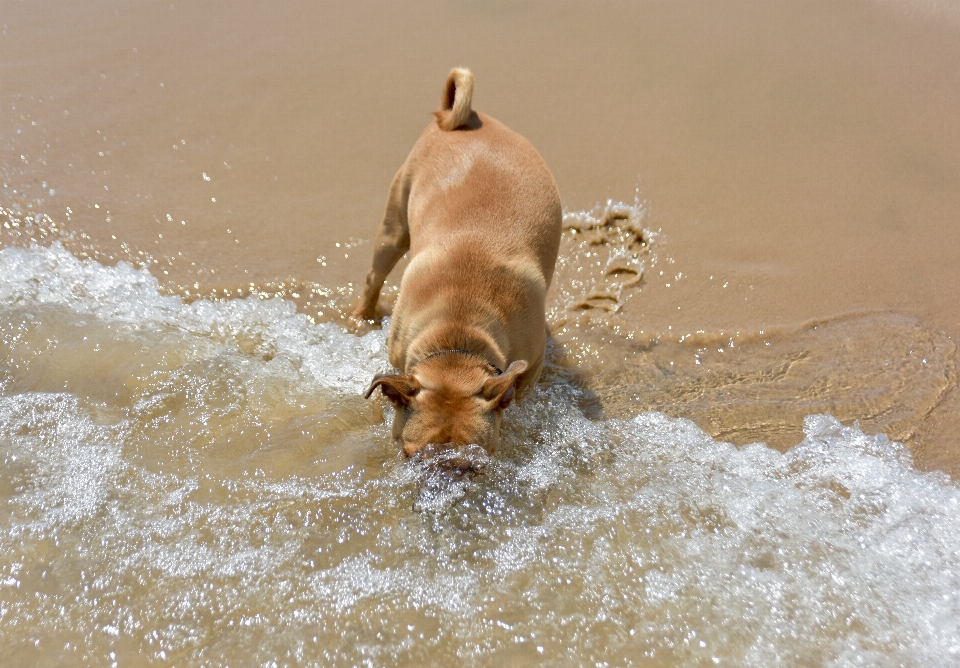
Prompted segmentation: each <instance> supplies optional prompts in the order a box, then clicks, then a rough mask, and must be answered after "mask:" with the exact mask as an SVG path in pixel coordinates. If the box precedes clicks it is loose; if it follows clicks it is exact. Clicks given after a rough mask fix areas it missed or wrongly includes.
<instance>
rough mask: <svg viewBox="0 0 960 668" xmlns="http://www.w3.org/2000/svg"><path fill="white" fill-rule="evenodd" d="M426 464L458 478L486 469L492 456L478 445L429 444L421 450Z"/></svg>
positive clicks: (420, 452)
mask: <svg viewBox="0 0 960 668" xmlns="http://www.w3.org/2000/svg"><path fill="white" fill-rule="evenodd" d="M419 454H420V456H421V457H422V458H423V461H424V463H425V464H428V465H429V466H430V467H431V468H435V469H438V470H441V471H448V472H451V473H454V474H456V475H458V476H462V475H464V474H474V473H479V472H480V471H482V470H483V469H484V468H486V465H487V462H488V461H489V459H490V455H488V454H487V451H486V450H484V449H483V448H482V447H481V446H479V445H477V444H476V443H471V444H470V445H460V444H459V443H429V444H427V445H426V446H424V447H423V448H421V449H420V450H419Z"/></svg>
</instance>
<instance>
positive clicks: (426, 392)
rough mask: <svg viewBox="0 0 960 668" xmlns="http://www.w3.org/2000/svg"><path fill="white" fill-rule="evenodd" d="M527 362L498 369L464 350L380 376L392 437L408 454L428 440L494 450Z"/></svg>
mask: <svg viewBox="0 0 960 668" xmlns="http://www.w3.org/2000/svg"><path fill="white" fill-rule="evenodd" d="M527 367H528V364H527V363H526V362H525V361H522V360H520V361H517V362H513V363H512V364H511V365H510V366H509V367H508V368H507V370H506V371H504V372H503V373H501V374H497V372H496V371H495V370H494V369H493V368H492V367H491V366H490V365H489V364H487V363H486V362H485V361H484V360H483V359H481V358H479V357H477V356H474V355H467V354H463V355H461V354H451V355H441V356H437V357H433V358H429V359H426V360H424V361H423V362H421V363H420V364H418V365H417V366H415V367H414V368H413V370H412V371H411V373H409V374H404V375H392V376H391V375H379V376H377V377H376V378H374V379H373V382H372V383H371V384H370V388H369V389H368V390H367V393H366V396H367V397H369V396H370V395H371V394H372V393H373V391H374V390H375V389H377V388H378V387H379V388H380V391H381V392H383V396H385V397H386V398H387V399H389V400H390V402H391V403H392V404H393V406H394V409H395V412H394V416H393V437H394V438H396V439H398V440H400V441H402V442H403V451H404V452H405V453H407V454H408V455H412V454H414V453H415V452H417V451H418V450H420V449H421V448H423V447H424V446H426V445H428V444H434V445H435V446H445V445H453V446H464V445H471V444H476V445H479V446H481V447H483V448H484V449H485V450H486V451H487V452H489V453H493V452H494V451H495V450H496V449H497V446H498V445H499V443H500V421H501V419H502V416H503V410H504V409H505V408H506V407H507V406H509V405H510V404H511V402H512V401H513V399H514V396H515V394H516V391H517V388H518V387H519V385H520V381H521V380H522V378H523V374H524V372H525V371H526V370H527Z"/></svg>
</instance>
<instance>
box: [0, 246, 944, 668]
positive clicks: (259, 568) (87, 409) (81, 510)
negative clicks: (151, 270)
mask: <svg viewBox="0 0 960 668" xmlns="http://www.w3.org/2000/svg"><path fill="white" fill-rule="evenodd" d="M44 309H47V310H50V309H54V310H58V311H59V312H63V313H68V314H74V315H78V314H82V315H83V316H84V317H85V318H86V321H87V326H90V327H93V326H94V325H95V324H97V323H99V326H101V327H105V326H107V325H110V326H111V327H114V329H122V330H123V331H124V332H125V333H126V334H124V335H127V334H129V333H130V332H133V333H135V334H136V336H137V337H140V340H142V341H144V342H145V345H147V346H149V344H150V342H151V341H161V340H162V341H164V342H169V340H174V341H178V342H180V343H179V344H178V345H182V346H184V347H187V348H189V347H190V346H191V345H193V344H192V343H191V342H193V343H196V345H195V346H194V347H195V348H196V349H197V350H199V351H200V352H198V353H196V355H199V356H200V357H191V356H190V355H186V356H185V359H187V360H188V362H185V363H184V364H183V366H182V367H181V368H180V369H179V370H178V371H177V374H179V375H176V374H172V375H170V376H168V377H166V380H164V383H166V384H163V383H161V384H157V385H151V384H146V385H144V386H143V388H142V389H140V390H138V391H140V392H142V393H143V396H139V395H138V397H139V398H137V401H141V400H142V401H146V402H147V403H149V400H150V398H151V397H156V396H160V394H162V393H164V392H166V393H170V392H173V391H174V390H176V387H173V386H174V385H176V384H177V383H181V384H187V385H190V384H191V383H201V382H207V383H212V384H216V383H220V382H226V381H224V380H223V378H227V376H223V377H221V376H219V375H218V374H227V373H228V372H229V373H232V374H233V375H230V376H229V381H230V382H231V383H235V384H236V385H237V388H236V392H238V393H240V394H242V393H243V392H248V393H249V392H253V391H254V389H256V388H259V387H260V386H261V385H263V384H264V383H267V384H268V383H269V382H271V379H272V378H279V379H280V380H278V381H277V382H280V381H283V382H286V379H287V378H288V377H295V378H297V379H299V380H297V382H298V383H301V385H295V387H298V388H300V387H302V383H307V382H309V384H311V387H312V386H314V385H315V386H316V387H318V388H320V389H319V390H318V391H322V392H326V393H327V394H325V395H324V396H331V397H335V399H334V403H335V404H337V402H340V404H342V405H344V406H347V405H352V404H349V402H351V401H358V400H357V399H356V397H355V395H356V394H357V393H358V392H359V391H360V390H361V389H362V388H363V386H365V385H366V383H367V382H368V381H369V378H370V377H371V376H372V375H373V374H374V373H376V372H377V371H380V370H383V369H384V368H386V366H387V363H386V358H385V351H384V348H385V342H384V335H383V333H381V332H374V333H371V334H368V335H367V336H365V337H363V338H357V337H354V336H352V335H349V334H347V333H344V332H342V331H340V330H338V329H337V328H336V327H335V326H333V325H329V324H326V325H314V324H311V323H310V322H309V321H307V320H306V318H304V317H302V316H299V315H297V314H296V313H295V311H294V309H293V307H292V305H290V304H287V303H284V302H281V301H279V300H272V301H259V300H255V299H246V300H234V301H230V302H225V303H212V302H202V301H201V302H194V303H192V304H184V303H183V302H182V301H181V300H180V299H179V298H176V297H169V296H163V295H161V294H160V293H159V290H158V286H157V284H156V282H155V281H154V279H153V278H152V277H150V276H149V274H147V273H146V272H144V271H135V270H133V269H131V268H130V267H128V266H125V265H119V266H118V267H114V268H110V267H103V266H100V265H98V264H96V263H94V262H90V261H79V260H77V259H76V258H73V257H72V256H71V255H70V254H69V253H67V252H66V251H64V250H63V249H62V248H59V247H52V248H33V249H29V250H18V249H12V248H7V249H3V250H0V316H2V317H7V316H8V315H9V316H10V317H14V315H16V316H17V317H20V316H21V315H22V314H23V313H25V312H29V311H31V310H33V311H35V312H37V313H41V312H43V311H44ZM78 322H79V321H78ZM121 325H122V327H120V326H121ZM78 326H79V325H78ZM114 329H111V330H110V331H111V332H112V331H114ZM3 331H4V332H7V333H5V334H3V336H4V337H7V338H5V339H4V345H5V346H7V345H12V343H11V339H10V337H11V336H14V335H11V334H9V331H10V330H3ZM171 333H172V334H171ZM118 336H119V335H118ZM171 336H173V339H169V337H171ZM151 337H154V338H151ZM164 337H167V338H164ZM249 340H254V341H257V342H258V343H257V351H260V352H264V351H268V352H270V353H271V354H259V353H258V354H242V353H241V352H240V349H239V346H240V345H241V343H242V342H244V341H249ZM199 342H202V345H201V343H199ZM18 345H19V344H18ZM45 354H52V353H50V352H49V351H48V352H47V353H45ZM271 357H272V359H271ZM279 358H283V359H284V360H286V361H285V362H284V363H283V364H278V363H277V359H279ZM198 359H200V360H206V361H207V362H208V363H204V364H200V363H198V362H197V360H198ZM294 359H296V360H301V364H300V366H296V365H294V364H292V363H290V360H294ZM3 362H5V361H4V360H2V359H0V363H3ZM6 363H7V371H6V372H5V373H7V374H9V375H11V376H17V374H21V373H23V371H22V369H21V368H19V367H17V366H16V365H15V364H13V363H12V362H11V361H10V360H6ZM220 365H222V366H220ZM230 369H234V370H236V369H242V370H243V372H242V373H240V372H236V373H234V372H233V371H230ZM290 374H293V376H291V375H290ZM303 379H306V380H303ZM18 382H19V381H18ZM255 386H256V387H255ZM0 387H2V386H0ZM257 391H259V390H257ZM304 391H306V390H304ZM578 392H579V390H578V389H577V388H576V387H574V386H571V385H567V384H565V383H564V382H563V381H562V380H556V381H553V382H552V383H550V384H545V385H543V386H541V387H540V388H539V390H538V391H537V392H536V393H535V395H534V396H533V397H532V398H531V399H530V400H529V401H527V402H526V403H525V404H524V405H522V406H519V407H516V408H513V409H511V410H510V412H508V414H507V419H506V423H505V428H504V433H503V445H502V450H501V452H499V453H498V454H497V456H495V457H493V458H491V459H490V461H488V462H485V464H486V467H485V470H484V472H483V474H482V475H480V476H477V477H476V478H474V479H473V480H472V481H469V482H466V481H458V482H454V483H450V486H448V487H443V486H442V485H440V484H439V483H438V481H437V480H436V479H433V478H429V475H428V474H425V473H424V471H423V470H422V469H421V468H420V467H419V466H418V465H417V464H416V463H415V462H411V461H406V460H403V459H402V458H401V457H400V456H399V455H398V454H397V448H396V445H395V444H393V443H392V442H391V441H390V438H389V434H388V429H387V428H386V427H385V426H383V425H376V426H372V427H371V426H367V423H363V422H362V421H361V422H356V423H350V424H348V426H346V427H343V428H342V430H341V431H340V432H337V433H338V434H341V435H340V436H338V437H337V438H338V439H339V441H338V443H339V445H337V446H335V448H334V449H335V450H338V451H347V452H348V453H349V452H352V451H358V452H361V453H362V458H360V459H356V460H350V461H349V462H348V463H347V464H344V465H338V466H331V467H327V468H324V467H322V466H321V467H317V466H307V465H303V466H300V467H299V468H296V469H295V470H294V472H293V473H285V474H283V475H279V476H273V477H271V476H269V475H259V474H257V475H254V473H253V472H252V469H251V471H250V472H248V473H246V474H245V473H244V472H243V471H244V470H246V469H244V467H242V466H241V467H239V468H238V467H234V466H232V458H231V457H230V456H229V449H228V455H227V456H225V457H222V458H221V459H217V458H215V457H213V458H211V457H212V455H211V456H210V457H208V458H207V459H204V457H206V456H207V453H206V451H207V450H209V451H219V450H218V449H223V448H225V447H227V446H226V444H225V443H224V442H223V441H222V440H218V439H226V438H237V434H238V433H239V432H238V431H236V430H234V431H230V430H226V431H223V432H217V433H221V436H216V433H215V434H214V436H211V437H210V438H212V439H213V440H210V441H197V442H196V443H193V444H192V445H190V446H189V447H187V446H185V445H184V444H183V443H182V441H181V440H178V439H182V438H183V436H182V434H183V433H184V432H182V431H176V430H172V431H170V430H167V431H164V425H166V424H167V423H166V422H164V420H165V419H167V418H168V417H169V416H167V415H166V414H164V413H163V411H161V412H160V413H159V414H153V413H150V412H149V411H140V412H138V411H137V410H132V409H124V410H120V411H119V412H118V411H113V412H111V410H110V406H109V405H104V403H103V402H91V401H89V400H88V399H85V398H84V397H82V396H77V395H74V394H71V393H65V392H25V393H19V394H16V395H11V394H9V392H8V393H6V394H4V395H2V396H0V453H2V456H3V458H4V464H3V467H2V469H0V498H2V499H3V500H4V503H5V508H6V510H5V511H4V515H3V517H2V520H0V589H2V593H0V649H3V650H4V651H5V652H8V653H9V652H14V653H15V655H16V656H18V657H23V660H24V661H25V662H30V661H31V660H32V658H31V657H33V658H36V657H42V656H45V655H44V652H45V651H46V652H49V654H47V655H46V656H60V655H59V654H57V652H60V651H61V650H60V648H62V647H63V646H64V644H65V643H66V642H71V643H73V646H77V647H79V648H80V649H78V650H77V652H78V653H77V654H72V655H69V656H67V655H64V656H67V659H65V661H66V662H67V663H71V662H73V663H76V664H93V663H102V662H103V660H104V657H106V656H107V653H108V652H109V651H116V652H118V653H119V656H120V658H121V659H125V660H128V661H132V660H135V659H136V658H137V657H136V655H137V654H139V655H140V658H141V659H142V658H151V659H153V660H158V661H163V660H164V657H166V658H167V659H168V660H169V657H173V656H176V657H178V658H177V661H179V662H184V663H188V664H197V665H201V664H211V665H212V664H224V663H230V664H231V665H232V664H235V663H239V664H266V663H268V662H270V661H277V662H278V663H284V662H286V663H292V664H301V665H304V664H317V665H364V664H367V665H380V664H390V665H410V664H421V665H453V664H469V665H473V664H484V665H486V664H507V663H511V664H518V665H519V664H529V665H540V664H542V663H548V664H552V665H586V664H595V663H603V662H606V663H608V664H610V665H634V664H638V663H644V662H648V661H652V662H656V663H659V664H661V665H699V664H706V665H714V663H715V662H714V659H716V660H717V661H719V663H720V665H737V666H775V665H798V664H804V665H808V664H809V665H843V666H845V665H917V666H928V665H956V664H958V663H960V640H958V639H960V595H958V592H960V491H958V489H957V487H956V486H955V485H954V484H952V483H951V482H950V481H949V480H948V479H947V478H946V476H944V475H942V474H938V473H921V472H919V471H917V470H916V469H915V468H913V466H912V464H911V461H910V456H909V452H908V451H907V450H906V449H905V448H904V447H903V446H902V445H900V444H898V443H893V442H890V441H889V440H887V439H886V437H884V436H882V435H868V434H864V433H862V432H861V431H860V430H858V429H857V428H855V427H849V426H847V427H845V426H842V425H840V424H839V423H838V422H836V421H835V420H833V419H832V418H830V417H829V416H811V417H808V418H807V420H806V423H805V425H804V429H805V433H806V437H805V439H804V440H803V442H802V443H800V444H799V445H798V446H796V447H795V448H792V449H791V450H789V451H787V452H786V453H782V454H781V453H779V452H777V451H775V450H771V449H769V448H767V447H766V446H764V445H762V444H754V445H749V446H746V447H742V448H735V447H733V446H732V445H730V444H727V443H722V442H718V441H715V440H714V439H712V438H710V437H709V436H708V435H706V434H705V433H704V432H702V431H701V430H700V429H698V428H697V427H696V426H695V425H693V423H691V422H689V421H686V420H680V419H672V418H668V417H666V416H665V415H662V414H660V413H644V414H641V415H638V416H636V417H634V418H632V419H626V420H607V421H594V420H589V419H587V418H585V417H584V416H583V414H582V413H581V412H580V411H579V410H578V409H577V405H578V398H579V396H578ZM165 396H166V395H165ZM191 396H192V395H191ZM196 396H198V397H203V396H207V395H205V394H203V393H198V394H197V395H196ZM337 397H339V398H337ZM157 401H158V402H159V403H158V404H157V405H158V406H161V407H162V406H166V405H167V404H164V403H163V401H169V400H168V399H163V398H162V397H161V399H158V400H157ZM264 401H266V400H264ZM276 401H277V402H280V403H283V401H284V398H280V399H277V400H276ZM106 404H109V402H106ZM340 404H337V405H340ZM202 408H203V407H202V406H201V407H200V408H198V410H200V409H202ZM268 408H269V406H268ZM244 410H245V411H246V412H241V413H235V414H234V413H229V414H228V415H227V418H226V420H227V423H230V421H236V422H237V425H238V426H237V429H239V428H240V425H253V424H255V423H256V421H257V420H260V421H261V422H263V420H264V418H263V417H262V416H263V413H257V412H256V411H253V410H252V409H249V408H248V409H244ZM271 410H273V409H272V408H271ZM291 410H292V409H291ZM211 411H212V409H211V410H208V411H207V412H203V411H202V410H200V412H199V413H197V414H196V415H200V416H208V417H209V415H212V412H211ZM191 415H193V414H191ZM234 415H235V417H231V416H234ZM251 415H252V417H251ZM284 415H286V414H284ZM290 415H291V416H290V417H284V418H283V419H278V420H277V421H276V425H275V426H274V427H271V429H273V430H274V431H276V430H277V429H279V428H280V427H281V426H283V425H287V424H289V423H297V421H298V420H302V419H303V418H302V415H300V414H298V413H297V412H296V411H295V410H294V411H293V413H291V414H290ZM197 419H199V418H197ZM204 419H207V417H205V418H204ZM211 419H212V418H211ZM298 433H299V432H298ZM282 445H283V444H280V445H277V444H276V443H273V441H269V440H265V441H264V443H263V445H262V446H261V450H263V452H262V453H261V456H262V457H272V456H278V457H280V456H284V457H286V456H289V455H290V449H291V448H287V449H284V447H282ZM291 447H292V446H291ZM299 447H300V446H297V448H299ZM271 448H273V449H271ZM297 448H292V449H293V450H297ZM151 452H153V453H159V454H157V456H156V457H154V459H152V460H151V459H150V457H149V455H150V453H151ZM164 453H173V454H170V455H166V454H164ZM341 454H342V453H341ZM160 455H163V456H160ZM244 456H249V455H244ZM330 456H332V455H329V453H328V451H327V450H323V449H321V450H317V451H316V452H314V451H309V452H308V453H307V455H305V456H304V457H305V458H304V459H302V461H303V462H306V463H307V464H309V463H310V462H311V461H313V460H312V459H311V458H314V457H315V458H317V459H318V460H319V459H323V458H324V457H330ZM344 456H346V455H344ZM178 458H179V460H182V461H183V462H187V464H181V465H174V463H173V462H172V461H170V462H168V461H167V460H168V459H169V460H173V459H178ZM198 461H199V462H201V464H202V465H201V464H197V463H196V462H198ZM298 461H299V460H298ZM190 462H192V463H190ZM188 464H189V465H188ZM425 475H427V476H428V478H427V479H425V477H424V476H425ZM118 638H122V639H123V642H122V643H120V642H118V641H117V639H118ZM314 638H316V640H314ZM344 638H348V639H350V641H349V642H344V641H343V640H342V639H344ZM34 641H37V643H38V644H37V645H36V646H34ZM538 648H539V649H538ZM32 652H35V653H39V654H32ZM124 652H126V654H124ZM70 657H74V658H70Z"/></svg>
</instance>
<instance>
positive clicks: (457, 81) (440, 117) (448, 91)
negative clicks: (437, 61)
mask: <svg viewBox="0 0 960 668" xmlns="http://www.w3.org/2000/svg"><path fill="white" fill-rule="evenodd" d="M472 98H473V73H471V72H470V70H468V69H467V68H465V67H454V68H453V69H452V70H450V74H448V75H447V83H446V84H445V85H444V87H443V95H441V96H440V110H439V111H435V112H433V113H434V115H436V117H437V123H438V124H439V125H440V129H441V130H456V129H457V128H459V127H460V126H462V125H466V124H467V121H469V120H470V114H471V113H473V110H472V109H471V108H470V101H471V99H472Z"/></svg>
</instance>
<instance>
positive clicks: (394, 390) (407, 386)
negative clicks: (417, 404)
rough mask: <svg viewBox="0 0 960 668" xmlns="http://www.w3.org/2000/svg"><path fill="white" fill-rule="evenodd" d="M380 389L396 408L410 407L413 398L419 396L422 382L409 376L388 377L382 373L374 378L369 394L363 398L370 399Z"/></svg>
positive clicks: (368, 389)
mask: <svg viewBox="0 0 960 668" xmlns="http://www.w3.org/2000/svg"><path fill="white" fill-rule="evenodd" d="M378 387H379V388H380V391H381V392H383V396H385V397H386V398H387V399H389V400H390V401H391V402H393V404H394V405H395V406H399V407H400V408H403V407H405V406H409V405H410V403H411V402H412V401H413V398H414V397H415V396H417V392H419V391H420V382H419V381H418V380H417V379H416V378H414V377H413V376H409V375H408V376H388V375H387V374H385V373H381V374H378V375H377V376H375V377H374V379H373V382H372V383H370V387H368V388H367V393H366V394H364V395H363V396H364V397H365V398H367V399H369V398H370V395H371V394H373V391H374V390H375V389H377V388H378Z"/></svg>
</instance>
